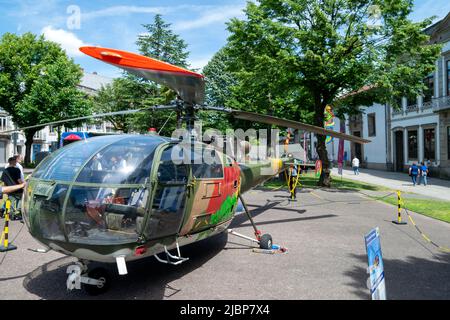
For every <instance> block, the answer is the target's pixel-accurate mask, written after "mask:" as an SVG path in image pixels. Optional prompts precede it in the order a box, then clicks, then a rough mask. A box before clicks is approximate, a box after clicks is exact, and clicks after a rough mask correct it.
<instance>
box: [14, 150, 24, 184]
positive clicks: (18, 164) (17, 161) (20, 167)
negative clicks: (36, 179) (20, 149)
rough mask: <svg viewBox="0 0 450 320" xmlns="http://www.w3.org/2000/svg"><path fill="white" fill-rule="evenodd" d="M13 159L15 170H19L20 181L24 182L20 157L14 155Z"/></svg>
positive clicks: (19, 155)
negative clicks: (14, 159) (14, 160)
mask: <svg viewBox="0 0 450 320" xmlns="http://www.w3.org/2000/svg"><path fill="white" fill-rule="evenodd" d="M14 158H16V168H18V169H19V170H20V179H21V180H22V181H25V175H24V174H23V167H22V161H23V158H22V155H21V154H15V155H14Z"/></svg>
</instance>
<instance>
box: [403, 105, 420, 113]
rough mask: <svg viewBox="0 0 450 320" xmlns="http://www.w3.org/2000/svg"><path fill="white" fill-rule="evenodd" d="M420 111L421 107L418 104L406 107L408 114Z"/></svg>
mask: <svg viewBox="0 0 450 320" xmlns="http://www.w3.org/2000/svg"><path fill="white" fill-rule="evenodd" d="M416 111H419V106H418V105H417V104H412V105H410V106H406V113H409V112H416Z"/></svg>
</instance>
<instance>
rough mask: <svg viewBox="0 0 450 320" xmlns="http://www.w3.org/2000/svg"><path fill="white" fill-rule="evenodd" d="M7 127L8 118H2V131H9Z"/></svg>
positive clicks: (0, 126)
mask: <svg viewBox="0 0 450 320" xmlns="http://www.w3.org/2000/svg"><path fill="white" fill-rule="evenodd" d="M6 125H7V120H6V117H1V118H0V130H2V131H5V130H7V129H8V128H7V127H6Z"/></svg>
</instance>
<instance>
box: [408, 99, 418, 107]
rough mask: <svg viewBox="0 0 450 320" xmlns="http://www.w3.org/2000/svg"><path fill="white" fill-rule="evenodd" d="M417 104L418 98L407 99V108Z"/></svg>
mask: <svg viewBox="0 0 450 320" xmlns="http://www.w3.org/2000/svg"><path fill="white" fill-rule="evenodd" d="M415 104H417V98H416V97H407V98H406V105H407V106H413V105H415Z"/></svg>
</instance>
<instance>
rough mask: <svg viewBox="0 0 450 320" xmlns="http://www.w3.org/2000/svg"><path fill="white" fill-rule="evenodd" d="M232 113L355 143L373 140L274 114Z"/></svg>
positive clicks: (238, 111)
mask: <svg viewBox="0 0 450 320" xmlns="http://www.w3.org/2000/svg"><path fill="white" fill-rule="evenodd" d="M231 114H232V115H233V116H234V117H235V118H237V119H242V120H248V121H258V122H262V123H267V124H274V125H277V126H282V127H286V128H293V129H300V130H305V131H309V132H314V133H316V134H319V135H323V136H330V137H335V138H339V139H344V140H348V141H351V142H355V143H361V144H363V143H369V142H371V141H370V140H366V139H363V138H360V137H355V136H351V135H348V134H345V133H341V132H337V131H333V130H327V129H324V128H321V127H316V126H313V125H310V124H306V123H302V122H298V121H292V120H286V119H281V118H277V117H272V116H267V115H262V114H258V113H253V112H247V111H240V110H232V111H231Z"/></svg>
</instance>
